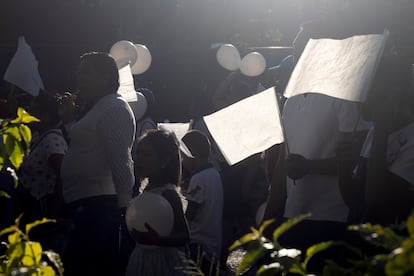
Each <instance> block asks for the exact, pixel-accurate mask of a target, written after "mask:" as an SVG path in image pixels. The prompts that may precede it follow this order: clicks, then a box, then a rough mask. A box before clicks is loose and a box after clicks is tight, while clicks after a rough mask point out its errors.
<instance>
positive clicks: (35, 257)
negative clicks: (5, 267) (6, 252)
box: [22, 241, 42, 266]
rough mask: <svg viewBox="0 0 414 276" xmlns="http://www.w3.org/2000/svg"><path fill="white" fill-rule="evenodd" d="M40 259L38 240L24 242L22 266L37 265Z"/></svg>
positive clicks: (40, 247)
mask: <svg viewBox="0 0 414 276" xmlns="http://www.w3.org/2000/svg"><path fill="white" fill-rule="evenodd" d="M41 259H42V246H41V245H40V243H38V242H32V241H29V242H25V243H24V255H23V259H22V264H23V265H24V266H37V265H39V263H40V260H41Z"/></svg>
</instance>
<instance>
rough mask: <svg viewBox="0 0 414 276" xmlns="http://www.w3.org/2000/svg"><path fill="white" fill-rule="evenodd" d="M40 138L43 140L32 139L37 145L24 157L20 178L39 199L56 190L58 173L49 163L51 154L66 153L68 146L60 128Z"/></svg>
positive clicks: (24, 185)
mask: <svg viewBox="0 0 414 276" xmlns="http://www.w3.org/2000/svg"><path fill="white" fill-rule="evenodd" d="M38 139H41V140H37V141H36V140H35V139H34V140H33V141H32V143H33V144H34V145H36V146H35V147H34V148H33V149H32V150H31V152H30V154H29V155H28V156H27V157H26V158H25V159H24V161H23V164H22V166H21V168H20V175H19V179H20V181H21V184H22V185H23V187H25V188H26V189H28V190H29V192H30V194H31V195H32V196H33V197H34V198H36V199H38V200H39V199H41V198H42V197H44V196H46V195H48V194H52V193H53V192H54V190H55V185H56V174H55V172H54V170H53V168H52V167H51V166H50V164H49V158H50V156H51V155H54V154H62V155H64V154H65V153H66V150H67V148H68V146H67V144H66V141H65V139H64V138H63V134H62V132H61V131H60V130H59V129H54V130H53V131H51V132H48V133H47V134H46V135H45V136H40V137H39V138H38Z"/></svg>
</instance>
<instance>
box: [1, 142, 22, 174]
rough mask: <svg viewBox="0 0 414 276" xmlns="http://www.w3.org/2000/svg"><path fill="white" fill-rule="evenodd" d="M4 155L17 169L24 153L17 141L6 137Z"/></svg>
mask: <svg viewBox="0 0 414 276" xmlns="http://www.w3.org/2000/svg"><path fill="white" fill-rule="evenodd" d="M5 145H6V153H7V155H8V156H9V160H10V162H11V163H12V165H13V166H14V167H15V168H19V167H20V165H21V164H22V162H23V157H24V151H23V148H22V146H21V145H20V143H19V142H18V140H16V138H14V136H12V135H6V143H5Z"/></svg>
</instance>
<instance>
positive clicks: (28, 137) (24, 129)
mask: <svg viewBox="0 0 414 276" xmlns="http://www.w3.org/2000/svg"><path fill="white" fill-rule="evenodd" d="M19 133H20V136H21V137H22V138H23V141H24V142H25V144H26V148H29V147H30V141H32V131H31V130H30V128H29V127H28V126H26V125H20V126H19Z"/></svg>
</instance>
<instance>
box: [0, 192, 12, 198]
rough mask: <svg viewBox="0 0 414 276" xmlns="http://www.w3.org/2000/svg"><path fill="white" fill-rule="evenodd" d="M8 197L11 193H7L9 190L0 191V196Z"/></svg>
mask: <svg viewBox="0 0 414 276" xmlns="http://www.w3.org/2000/svg"><path fill="white" fill-rule="evenodd" d="M1 196H2V197H6V198H10V195H9V194H8V193H7V192H5V191H0V197H1Z"/></svg>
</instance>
